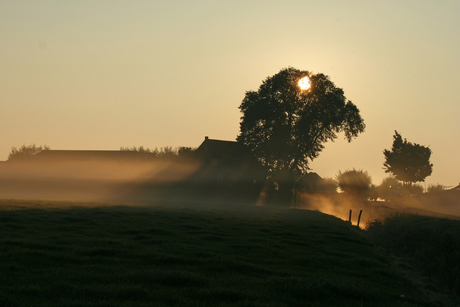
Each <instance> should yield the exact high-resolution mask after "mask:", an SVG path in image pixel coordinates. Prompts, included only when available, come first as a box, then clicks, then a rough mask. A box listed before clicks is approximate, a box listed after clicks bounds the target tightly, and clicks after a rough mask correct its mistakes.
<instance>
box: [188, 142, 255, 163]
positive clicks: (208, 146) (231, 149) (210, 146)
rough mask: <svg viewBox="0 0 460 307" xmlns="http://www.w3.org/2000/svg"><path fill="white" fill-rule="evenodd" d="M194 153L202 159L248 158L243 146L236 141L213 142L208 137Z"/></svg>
mask: <svg viewBox="0 0 460 307" xmlns="http://www.w3.org/2000/svg"><path fill="white" fill-rule="evenodd" d="M196 153H197V155H199V156H201V157H204V158H213V157H220V158H225V159H237V160H240V159H246V158H247V157H248V151H247V149H246V148H245V147H244V146H243V144H241V143H239V142H236V141H222V140H214V139H210V138H208V137H205V139H204V141H203V143H201V145H200V146H199V147H198V148H197V150H196Z"/></svg>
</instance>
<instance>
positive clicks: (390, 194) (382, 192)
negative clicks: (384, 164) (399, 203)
mask: <svg viewBox="0 0 460 307" xmlns="http://www.w3.org/2000/svg"><path fill="white" fill-rule="evenodd" d="M401 188H402V185H401V183H400V182H399V181H398V179H396V178H395V177H394V176H391V175H390V176H388V177H386V178H384V179H383V180H382V182H381V183H380V185H379V186H378V187H377V191H378V196H379V198H381V199H384V200H387V201H389V200H391V199H392V198H394V197H396V196H399V194H400V189H401Z"/></svg>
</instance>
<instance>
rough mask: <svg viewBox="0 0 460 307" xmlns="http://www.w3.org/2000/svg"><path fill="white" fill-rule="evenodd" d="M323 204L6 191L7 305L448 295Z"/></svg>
mask: <svg viewBox="0 0 460 307" xmlns="http://www.w3.org/2000/svg"><path fill="white" fill-rule="evenodd" d="M372 242H373V241H372V240H370V239H369V238H368V234H367V233H366V232H365V231H363V230H360V229H358V228H357V227H354V226H351V225H350V224H349V223H347V222H344V221H343V220H340V219H338V218H335V217H333V216H330V215H325V214H322V213H320V212H318V211H308V210H295V209H287V208H276V207H248V206H245V207H243V206H240V207H239V206H234V207H232V208H229V207H223V206H217V205H216V206H211V205H202V206H194V207H192V206H187V204H176V205H171V204H163V205H156V206H127V205H123V206H115V205H107V204H96V203H71V202H46V201H19V200H0V272H1V275H0V306H448V305H445V304H444V303H442V302H440V301H439V300H434V299H433V298H430V297H429V296H428V295H426V293H424V291H423V289H421V288H420V287H418V286H416V285H415V284H414V282H413V281H410V279H408V278H406V277H404V274H401V272H400V271H399V269H397V267H395V266H394V265H393V261H392V260H391V259H389V257H388V256H387V254H386V252H384V251H383V249H382V248H380V247H379V246H377V245H375V243H372Z"/></svg>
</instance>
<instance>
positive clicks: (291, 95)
mask: <svg viewBox="0 0 460 307" xmlns="http://www.w3.org/2000/svg"><path fill="white" fill-rule="evenodd" d="M305 76H307V77H308V78H309V79H310V81H311V87H310V89H308V90H306V91H302V90H301V89H300V87H299V86H298V81H299V80H300V79H301V78H303V77H305ZM239 108H240V110H241V112H242V113H243V116H242V117H241V122H240V134H239V135H238V137H237V140H238V141H239V142H242V143H243V144H244V145H245V146H247V147H248V148H249V149H250V150H251V151H252V153H253V154H254V155H255V156H256V157H257V159H258V160H259V161H260V162H261V163H262V165H264V166H265V167H266V168H267V169H268V171H269V175H270V177H271V178H272V179H273V180H274V181H275V182H276V183H277V184H278V186H279V187H280V189H281V188H282V187H284V190H286V191H289V190H290V189H291V188H292V187H293V186H294V183H295V181H296V180H298V178H299V177H300V176H301V175H302V174H305V173H306V172H307V170H308V169H309V167H308V163H309V161H311V160H313V159H315V158H316V157H318V155H319V153H320V152H321V151H322V149H323V148H324V143H326V142H327V141H333V140H334V139H336V138H337V134H338V133H339V132H344V133H345V137H346V139H347V140H348V141H351V140H352V139H353V138H355V137H357V136H358V134H359V133H362V132H364V129H365V124H364V121H363V119H362V118H361V116H360V114H359V110H358V108H357V107H356V106H355V105H354V104H353V103H352V102H351V101H349V100H347V99H346V97H345V96H344V92H343V90H342V89H341V88H338V87H336V86H335V84H334V83H333V82H332V81H331V80H330V79H329V77H328V76H326V75H324V74H312V73H311V72H308V71H301V70H298V69H295V68H292V67H290V68H285V69H282V70H281V71H280V72H279V73H277V74H276V75H274V76H271V77H268V78H267V79H265V80H264V81H263V82H262V85H261V86H260V87H259V89H258V91H257V92H256V91H248V92H246V95H245V97H244V99H243V101H242V103H241V105H240V107H239Z"/></svg>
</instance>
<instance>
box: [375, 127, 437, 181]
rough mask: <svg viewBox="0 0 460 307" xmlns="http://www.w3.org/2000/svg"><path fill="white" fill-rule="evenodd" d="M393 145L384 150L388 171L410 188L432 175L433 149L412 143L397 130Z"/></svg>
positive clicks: (385, 165) (385, 164)
mask: <svg viewBox="0 0 460 307" xmlns="http://www.w3.org/2000/svg"><path fill="white" fill-rule="evenodd" d="M393 139H394V140H393V147H392V148H391V151H390V150H386V149H385V150H384V151H383V154H384V155H385V163H384V164H383V165H384V167H385V168H386V169H385V172H386V173H392V174H393V175H394V176H395V177H396V179H398V180H400V181H402V182H403V183H404V185H405V186H406V187H408V188H409V189H410V186H411V185H412V183H415V182H418V181H425V178H426V177H427V176H429V175H431V172H432V170H433V164H431V163H430V156H431V149H430V148H428V147H425V146H422V145H419V144H412V143H410V142H408V141H407V140H406V139H404V140H403V139H402V136H401V135H400V134H399V133H398V131H395V135H394V136H393Z"/></svg>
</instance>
